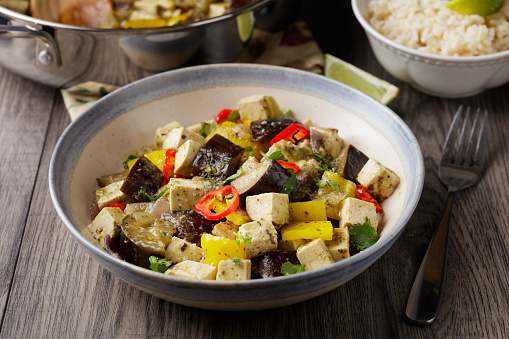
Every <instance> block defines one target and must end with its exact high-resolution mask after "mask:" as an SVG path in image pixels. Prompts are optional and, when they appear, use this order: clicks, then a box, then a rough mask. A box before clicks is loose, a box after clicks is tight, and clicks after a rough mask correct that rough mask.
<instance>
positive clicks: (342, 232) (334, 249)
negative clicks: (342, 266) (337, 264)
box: [325, 227, 350, 261]
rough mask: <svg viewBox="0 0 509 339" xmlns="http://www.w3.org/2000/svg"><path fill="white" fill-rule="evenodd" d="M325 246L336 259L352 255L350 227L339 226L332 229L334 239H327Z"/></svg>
mask: <svg viewBox="0 0 509 339" xmlns="http://www.w3.org/2000/svg"><path fill="white" fill-rule="evenodd" d="M325 246H327V249H328V250H329V253H330V254H331V256H332V258H333V259H334V260H335V261H340V260H343V259H346V258H349V257H350V233H349V232H348V228H346V227H339V228H334V230H333V231H332V240H328V241H325Z"/></svg>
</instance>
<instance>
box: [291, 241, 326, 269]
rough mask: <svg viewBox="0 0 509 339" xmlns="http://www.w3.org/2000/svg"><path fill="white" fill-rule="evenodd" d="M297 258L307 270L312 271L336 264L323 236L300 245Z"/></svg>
mask: <svg viewBox="0 0 509 339" xmlns="http://www.w3.org/2000/svg"><path fill="white" fill-rule="evenodd" d="M297 259H299V261H300V263H301V264H302V265H304V270H305V271H311V270H315V269H317V268H321V267H325V266H328V265H331V264H334V259H333V258H332V256H331V254H330V253H329V250H328V249H327V246H325V242H324V241H323V240H322V238H318V239H315V240H313V241H310V242H308V243H307V244H305V245H302V246H300V247H299V248H298V249H297Z"/></svg>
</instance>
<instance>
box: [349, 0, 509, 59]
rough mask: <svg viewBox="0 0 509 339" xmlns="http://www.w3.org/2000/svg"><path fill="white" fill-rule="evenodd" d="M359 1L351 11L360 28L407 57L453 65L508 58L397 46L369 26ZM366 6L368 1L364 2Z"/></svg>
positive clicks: (504, 53) (353, 1) (507, 55)
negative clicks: (453, 53)
mask: <svg viewBox="0 0 509 339" xmlns="http://www.w3.org/2000/svg"><path fill="white" fill-rule="evenodd" d="M360 1H363V0H351V4H352V10H353V13H354V15H355V17H356V18H357V21H358V22H359V23H360V25H361V26H362V28H364V30H365V31H366V33H368V34H369V35H371V36H373V37H374V38H376V39H378V40H380V41H381V42H383V43H385V44H386V45H388V46H390V47H392V48H394V49H396V50H399V51H402V52H405V53H407V54H409V55H414V56H417V57H420V58H422V59H430V60H436V61H442V62H449V63H451V62H453V63H459V64H463V63H465V64H473V63H486V62H493V61H501V60H502V59H505V58H509V50H507V51H502V52H497V53H492V54H486V55H479V56H450V55H440V54H433V53H429V52H423V51H419V50H416V49H414V48H411V47H408V46H405V45H402V44H399V43H397V42H395V41H393V40H391V39H389V38H387V37H386V36H384V35H383V34H381V33H380V32H378V31H377V30H376V29H375V28H373V26H371V25H370V24H369V22H368V21H367V20H366V18H365V17H364V15H363V14H362V11H361V8H360V4H359V3H360ZM365 1H366V4H367V3H368V2H369V1H370V0H365Z"/></svg>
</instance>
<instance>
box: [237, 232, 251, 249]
mask: <svg viewBox="0 0 509 339" xmlns="http://www.w3.org/2000/svg"><path fill="white" fill-rule="evenodd" d="M233 234H234V235H235V237H236V238H237V240H235V242H236V243H237V245H238V246H239V247H240V241H241V240H242V241H243V242H244V244H250V243H251V238H249V235H247V234H246V235H244V234H239V233H233Z"/></svg>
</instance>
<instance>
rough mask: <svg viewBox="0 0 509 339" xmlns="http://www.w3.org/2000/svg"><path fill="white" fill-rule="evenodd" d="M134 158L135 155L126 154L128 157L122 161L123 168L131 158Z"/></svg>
mask: <svg viewBox="0 0 509 339" xmlns="http://www.w3.org/2000/svg"><path fill="white" fill-rule="evenodd" d="M136 158H137V156H136V155H130V156H128V157H127V159H126V161H124V162H123V163H122V166H124V168H127V163H128V162H129V161H131V160H134V159H136Z"/></svg>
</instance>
